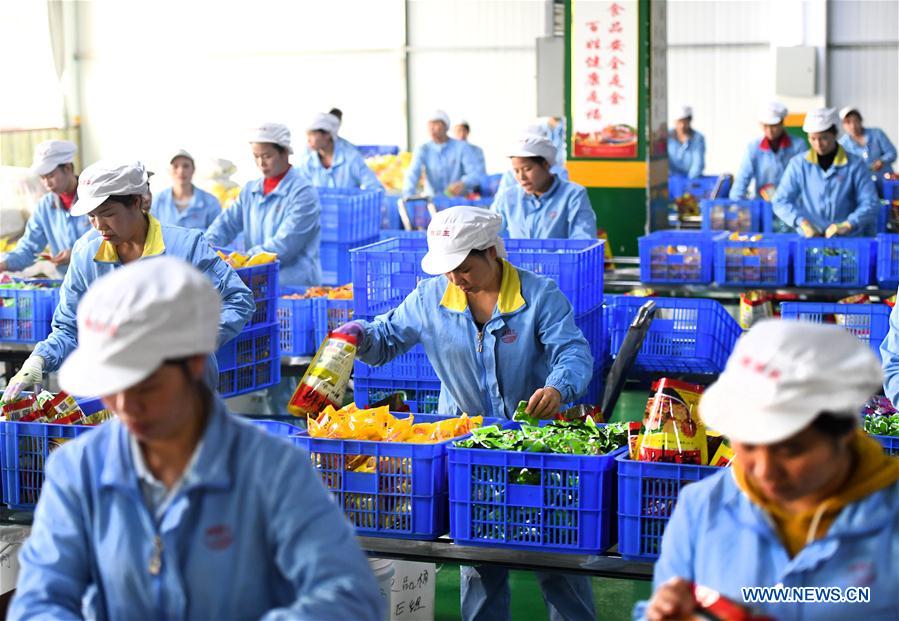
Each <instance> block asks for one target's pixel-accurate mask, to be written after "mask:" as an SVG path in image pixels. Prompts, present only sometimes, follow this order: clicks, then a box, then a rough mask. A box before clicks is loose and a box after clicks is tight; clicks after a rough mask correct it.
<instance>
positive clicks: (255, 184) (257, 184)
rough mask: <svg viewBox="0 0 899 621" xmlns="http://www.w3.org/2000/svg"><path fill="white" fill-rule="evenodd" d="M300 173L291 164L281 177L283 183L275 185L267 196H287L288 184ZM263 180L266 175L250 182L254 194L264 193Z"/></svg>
mask: <svg viewBox="0 0 899 621" xmlns="http://www.w3.org/2000/svg"><path fill="white" fill-rule="evenodd" d="M315 157H316V158H317V157H318V155H316V156H315ZM319 165H321V164H319ZM298 174H299V173H298V172H297V167H296V166H291V167H290V168H289V169H288V170H287V174H286V175H284V178H283V179H281V183H279V184H278V185H277V186H275V189H274V190H272V191H271V192H269V193H268V194H267V195H266V196H265V198H268V197H269V196H286V195H287V189H286V188H287V186H288V185H290V182H292V181H293V180H294V179H295V178H296V177H297V175H298ZM263 180H264V177H263V178H259V179H256V180H255V181H251V182H250V192H252V193H254V194H262V182H263Z"/></svg>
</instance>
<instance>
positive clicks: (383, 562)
mask: <svg viewBox="0 0 899 621" xmlns="http://www.w3.org/2000/svg"><path fill="white" fill-rule="evenodd" d="M368 565H369V567H371V570H372V572H374V574H375V579H376V580H377V581H378V589H379V590H380V591H381V598H382V599H383V600H384V605H385V607H387V608H388V609H389V608H390V589H391V586H393V574H394V572H395V571H396V570H395V569H394V567H393V561H392V560H391V559H389V558H369V559H368ZM386 618H387V619H389V618H390V610H388V611H387V617H386Z"/></svg>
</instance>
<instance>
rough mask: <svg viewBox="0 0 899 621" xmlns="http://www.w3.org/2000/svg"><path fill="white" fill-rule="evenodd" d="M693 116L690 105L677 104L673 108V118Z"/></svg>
mask: <svg viewBox="0 0 899 621" xmlns="http://www.w3.org/2000/svg"><path fill="white" fill-rule="evenodd" d="M690 118H693V108H691V107H690V106H685V105H682V106H677V107H675V108H674V120H675V121H680V120H681V119H690Z"/></svg>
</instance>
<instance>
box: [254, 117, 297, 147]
mask: <svg viewBox="0 0 899 621" xmlns="http://www.w3.org/2000/svg"><path fill="white" fill-rule="evenodd" d="M247 142H249V143H250V144H253V143H254V142H268V143H271V144H276V145H278V146H279V147H284V148H285V149H287V152H288V153H293V147H291V146H290V130H289V129H288V128H287V125H282V124H281V123H261V124H260V125H257V126H256V127H253V128H252V129H250V135H249V138H248V140H247Z"/></svg>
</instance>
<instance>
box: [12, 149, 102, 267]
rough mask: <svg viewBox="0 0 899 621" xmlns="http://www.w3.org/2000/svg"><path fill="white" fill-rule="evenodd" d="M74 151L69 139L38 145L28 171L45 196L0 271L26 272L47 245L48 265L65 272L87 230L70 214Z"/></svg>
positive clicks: (85, 224)
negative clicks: (37, 181) (48, 251)
mask: <svg viewBox="0 0 899 621" xmlns="http://www.w3.org/2000/svg"><path fill="white" fill-rule="evenodd" d="M77 151H78V147H77V146H75V143H73V142H69V141H68V140H48V141H47V142H42V143H40V144H39V145H37V148H36V149H35V151H34V160H33V162H32V165H31V171H32V172H33V173H34V174H36V175H38V176H39V177H40V178H41V181H42V182H43V184H44V187H45V188H47V193H46V194H45V195H44V196H43V197H41V199H40V200H39V201H38V203H37V206H36V207H35V208H34V213H32V214H31V217H30V218H29V219H28V224H27V225H26V226H25V234H24V235H22V238H21V239H19V242H18V243H17V244H16V247H15V249H14V250H13V251H12V252H10V253H9V254H7V255H6V258H5V259H3V260H0V272H5V271H6V270H10V271H13V272H18V271H19V270H23V269H25V268H26V267H28V266H29V265H31V264H33V263H34V261H35V257H37V255H38V254H40V253H41V252H42V251H43V250H44V248H46V247H47V246H48V245H49V246H50V262H51V263H53V264H54V265H56V266H57V268H59V270H60V271H63V272H65V270H66V268H67V266H68V264H69V259H70V257H71V256H72V246H74V245H75V242H76V241H78V238H79V237H81V236H82V235H84V234H85V233H86V232H87V230H88V229H89V228H90V224H89V223H88V221H87V218H85V217H84V216H73V215H72V213H71V211H70V210H71V207H72V203H73V202H74V201H75V191H76V189H77V188H78V177H77V176H75V168H74V167H75V164H74V162H75V153H76V152H77Z"/></svg>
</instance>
